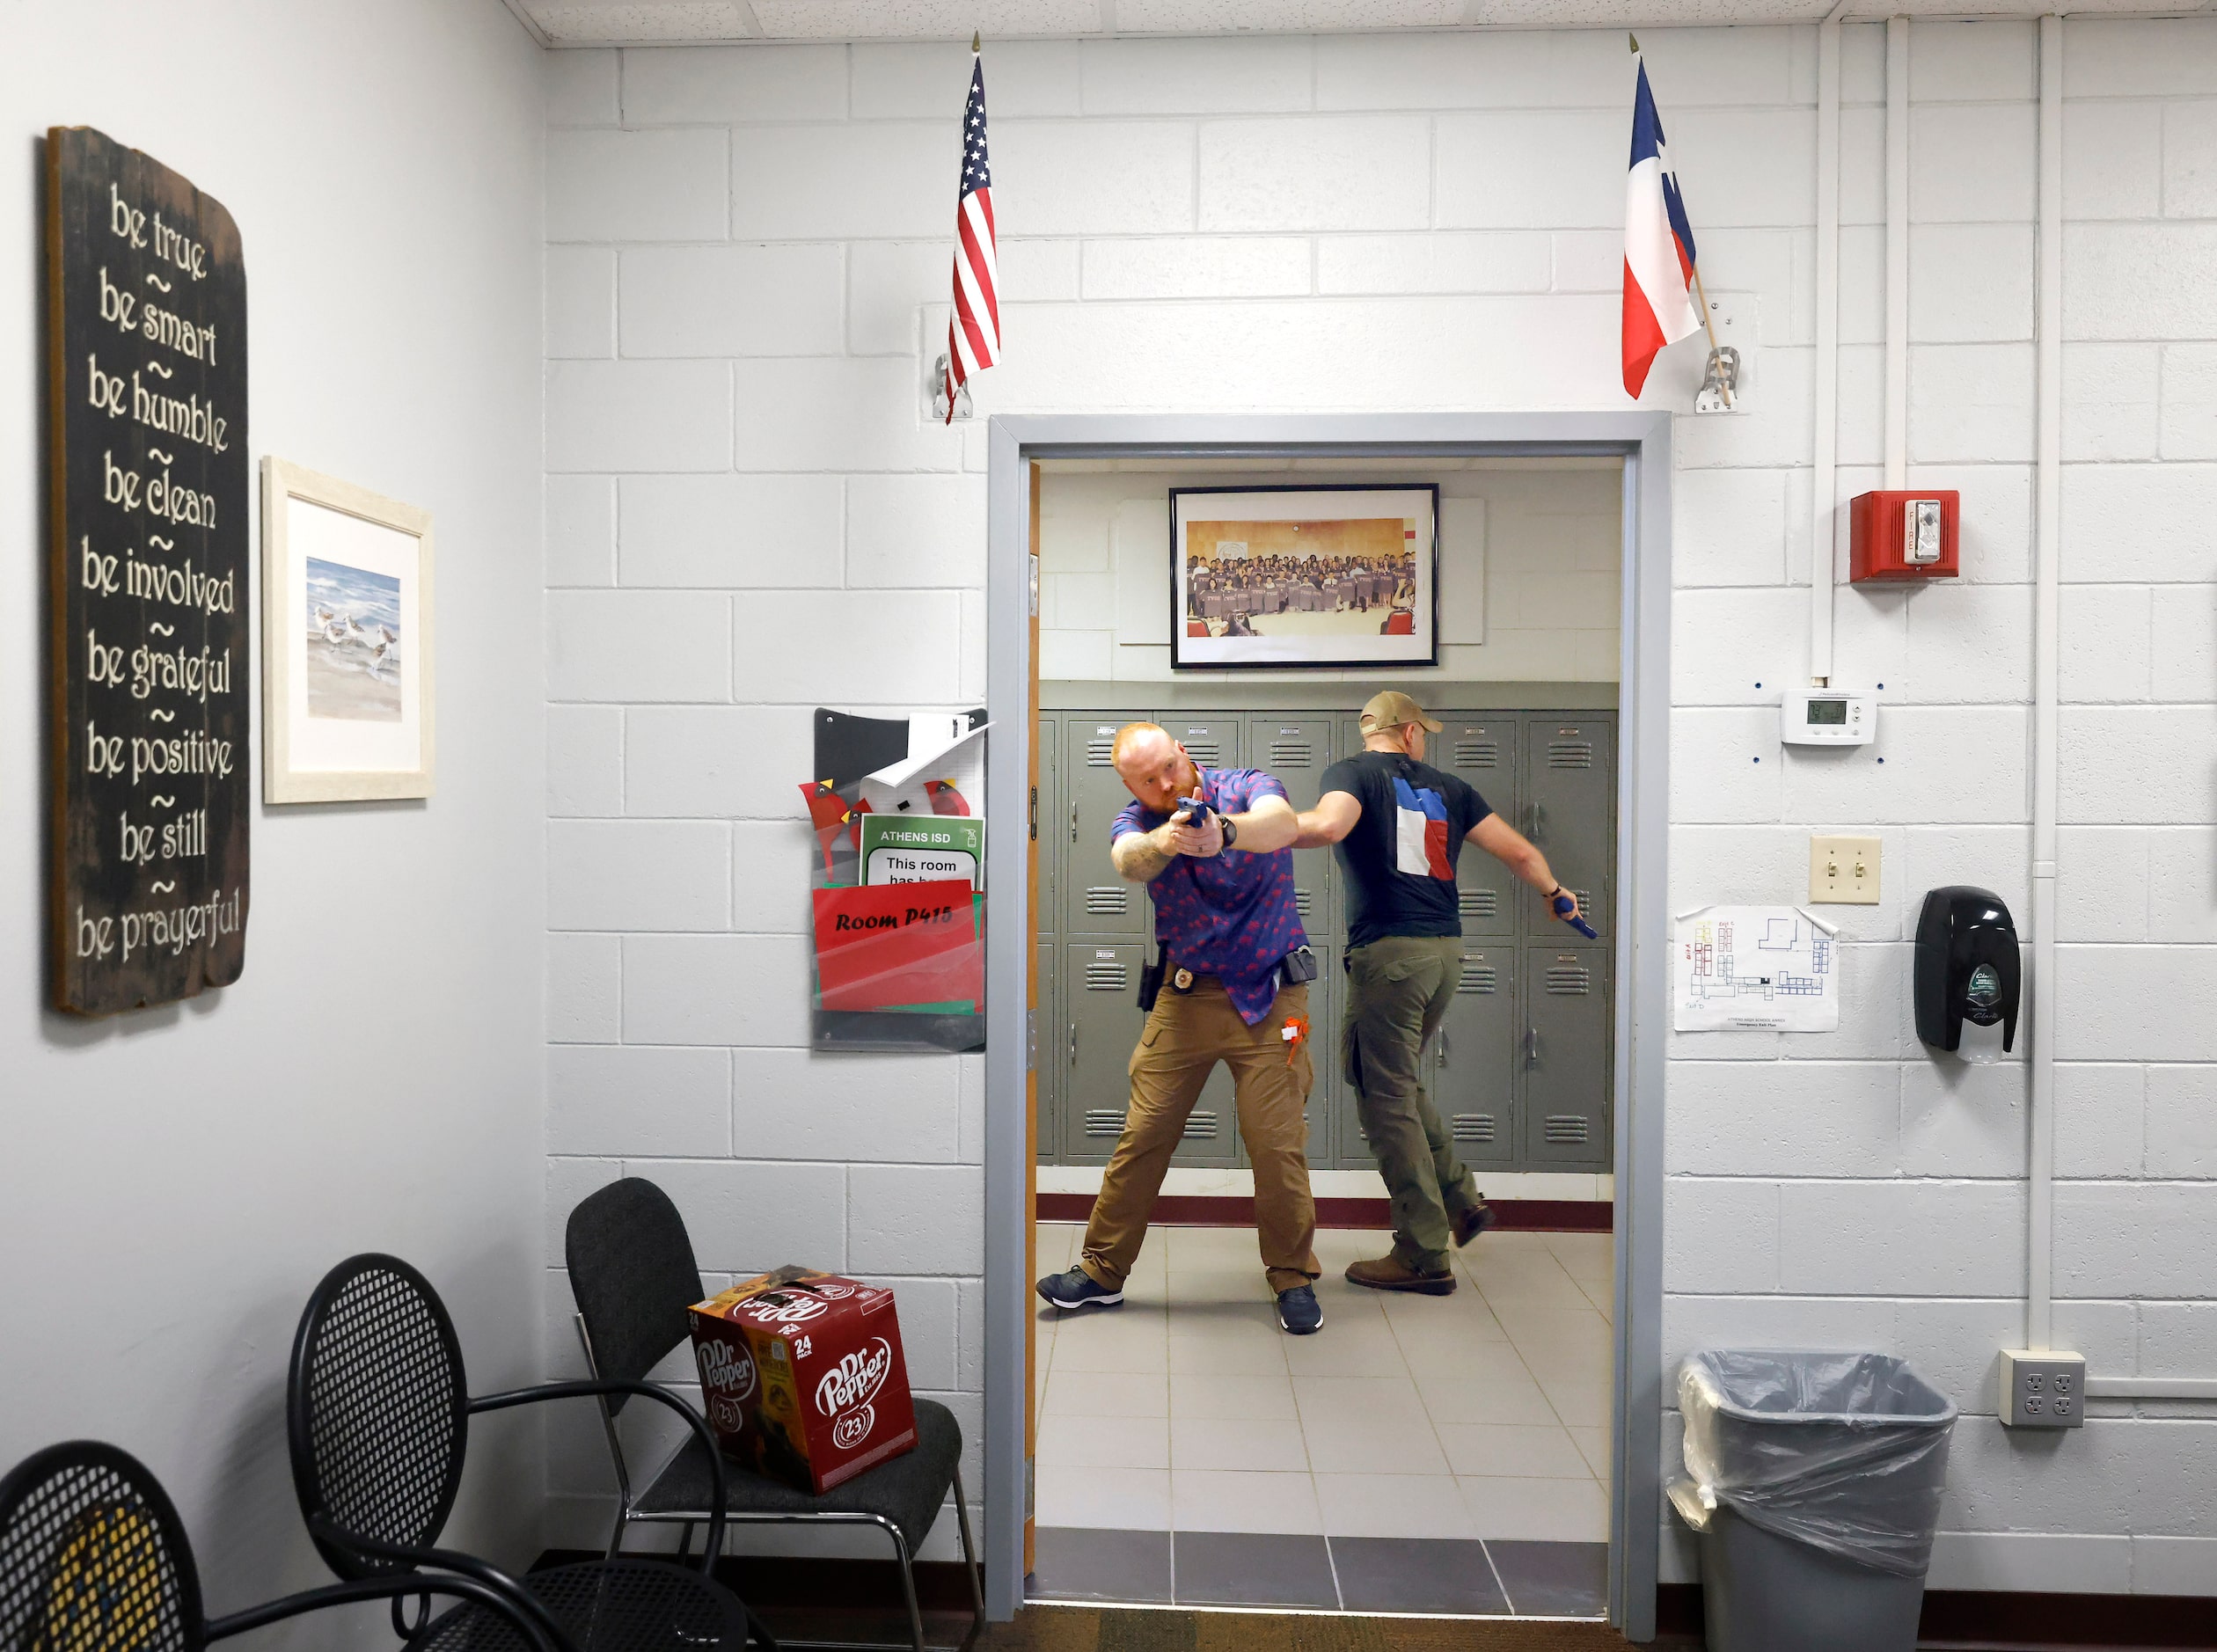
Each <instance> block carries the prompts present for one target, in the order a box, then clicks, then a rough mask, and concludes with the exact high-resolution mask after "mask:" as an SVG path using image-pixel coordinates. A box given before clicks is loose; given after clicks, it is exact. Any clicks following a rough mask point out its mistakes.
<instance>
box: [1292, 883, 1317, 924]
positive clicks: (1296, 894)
mask: <svg viewBox="0 0 2217 1652" xmlns="http://www.w3.org/2000/svg"><path fill="white" fill-rule="evenodd" d="M1314 904H1315V897H1314V896H1313V895H1311V894H1310V893H1309V891H1308V890H1306V889H1296V890H1294V891H1293V910H1295V911H1296V912H1299V914H1300V915H1301V916H1302V917H1307V916H1308V915H1309V908H1310V907H1311V906H1313V905H1314Z"/></svg>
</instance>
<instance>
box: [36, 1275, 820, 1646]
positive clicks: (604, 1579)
mask: <svg viewBox="0 0 2217 1652" xmlns="http://www.w3.org/2000/svg"><path fill="white" fill-rule="evenodd" d="M619 1390H620V1391H622V1392H623V1393H626V1394H629V1393H641V1394H644V1395H646V1396H648V1397H649V1398H651V1399H653V1400H657V1401H659V1402H660V1403H662V1404H664V1405H667V1406H669V1407H670V1409H672V1410H674V1411H676V1412H677V1414H679V1415H680V1416H681V1417H683V1418H684V1420H685V1422H688V1423H689V1424H690V1425H691V1427H692V1428H693V1429H694V1430H695V1431H696V1433H697V1435H698V1437H699V1439H701V1440H702V1441H704V1442H706V1441H709V1440H710V1439H711V1438H712V1437H713V1436H710V1435H709V1433H708V1425H707V1423H706V1422H704V1421H702V1419H701V1417H700V1414H699V1413H698V1412H696V1411H695V1410H693V1408H692V1407H690V1406H688V1405H687V1404H685V1403H684V1400H680V1399H678V1398H677V1396H675V1395H673V1394H669V1393H663V1392H662V1390H661V1389H658V1388H655V1387H653V1386H652V1385H648V1384H646V1383H636V1382H631V1383H627V1382H584V1383H547V1384H544V1385H540V1386H538V1387H534V1388H519V1389H516V1390H514V1391H512V1392H510V1393H497V1394H486V1395H483V1396H481V1397H479V1398H478V1399H475V1400H472V1399H471V1398H470V1397H469V1392H468V1389H467V1387H466V1386H465V1381H464V1376H463V1370H462V1348H461V1344H460V1343H459V1342H458V1341H457V1340H456V1338H455V1334H454V1322H453V1320H452V1319H450V1318H449V1317H448V1315H447V1311H446V1306H445V1305H444V1304H443V1303H442V1302H441V1301H440V1300H439V1296H438V1292H436V1291H435V1290H432V1288H431V1285H430V1283H429V1282H428V1280H426V1279H425V1278H424V1277H423V1276H422V1275H421V1274H420V1273H418V1272H417V1271H416V1270H415V1269H414V1268H411V1267H409V1266H408V1264H407V1263H406V1262H404V1261H400V1260H399V1258H398V1257H393V1256H379V1255H363V1256H355V1257H353V1258H350V1259H349V1260H348V1261H343V1262H341V1263H340V1264H339V1266H338V1267H336V1268H333V1269H332V1270H331V1272H330V1273H328V1274H326V1276H324V1281H323V1283H321V1284H319V1285H318V1286H317V1287H316V1292H315V1295H314V1296H312V1297H310V1298H309V1301H308V1308H307V1312H304V1313H303V1314H302V1315H301V1318H300V1329H299V1332H298V1333H297V1334H296V1336H295V1337H294V1339H293V1352H292V1371H291V1375H290V1378H289V1381H288V1383H287V1385H286V1395H285V1423H286V1431H287V1434H288V1436H289V1443H290V1445H291V1448H292V1471H293V1487H294V1489H295V1491H296V1493H297V1494H298V1495H299V1498H300V1509H301V1513H302V1514H303V1515H304V1517H306V1519H307V1522H308V1535H309V1536H310V1537H311V1539H314V1541H315V1545H316V1547H317V1548H318V1550H319V1551H320V1552H321V1553H322V1554H323V1557H324V1559H325V1561H327V1562H328V1563H329V1564H330V1567H331V1568H332V1570H333V1571H334V1572H336V1573H338V1574H339V1575H340V1577H342V1578H345V1579H348V1581H350V1582H354V1581H381V1580H391V1579H393V1578H395V1577H399V1578H404V1579H405V1578H408V1577H411V1576H413V1575H414V1574H415V1573H416V1571H417V1569H418V1568H427V1567H428V1568H436V1569H438V1570H439V1571H442V1572H449V1573H453V1574H456V1575H459V1576H462V1577H465V1578H470V1579H474V1580H475V1581H477V1582H478V1583H482V1584H485V1585H487V1587H490V1588H493V1589H496V1590H501V1591H502V1592H503V1593H504V1594H507V1595H509V1596H512V1597H516V1598H517V1599H518V1600H520V1602H521V1603H522V1604H523V1605H524V1606H525V1607H526V1609H527V1610H528V1611H529V1612H530V1613H531V1615H532V1616H534V1617H535V1618H536V1619H538V1621H539V1623H540V1625H541V1626H542V1628H543V1629H545V1630H548V1631H552V1632H553V1633H554V1634H561V1635H564V1636H567V1639H568V1641H570V1642H572V1643H574V1648H576V1652H744V1648H745V1647H746V1644H747V1642H748V1641H749V1640H750V1639H752V1640H753V1641H754V1642H755V1643H756V1645H757V1647H759V1648H763V1652H776V1643H775V1642H774V1641H772V1640H771V1638H770V1637H769V1635H767V1634H765V1633H764V1632H763V1630H762V1628H761V1626H760V1625H759V1624H757V1623H756V1622H755V1620H754V1619H753V1616H752V1614H750V1612H748V1610H747V1608H746V1607H745V1605H744V1604H742V1603H741V1601H740V1600H739V1597H737V1596H735V1595H734V1594H733V1593H732V1592H731V1591H730V1590H728V1589H726V1588H725V1587H724V1586H723V1585H722V1584H721V1583H717V1582H716V1581H714V1579H713V1578H712V1577H710V1576H709V1575H707V1572H708V1568H709V1564H710V1562H709V1561H707V1560H706V1559H704V1561H703V1563H702V1565H701V1568H700V1569H699V1570H698V1571H695V1570H691V1569H689V1568H685V1567H682V1566H674V1565H671V1564H670V1563H669V1562H668V1561H653V1560H645V1559H625V1560H610V1561H592V1562H590V1563H589V1564H586V1565H582V1566H563V1567H556V1568H550V1569H548V1570H546V1571H542V1572H532V1573H530V1574H528V1575H525V1576H523V1577H522V1578H520V1579H519V1578H512V1577H509V1575H506V1574H504V1573H502V1572H501V1571H500V1570H499V1569H497V1568H494V1567H493V1566H491V1565H489V1564H488V1563H487V1562H486V1561H481V1560H479V1559H477V1558H476V1557H474V1556H472V1555H467V1554H459V1553H454V1552H453V1551H451V1550H446V1549H439V1548H435V1547H433V1546H432V1545H433V1543H434V1542H435V1539H437V1537H438V1535H439V1531H440V1529H441V1528H442V1527H443V1526H444V1525H445V1524H446V1521H447V1517H448V1515H449V1514H450V1513H451V1512H452V1511H453V1509H454V1498H455V1494H456V1492H457V1490H458V1489H459V1488H460V1487H461V1484H462V1463H463V1455H464V1449H465V1445H466V1444H467V1441H468V1437H469V1424H470V1418H471V1417H472V1416H474V1415H476V1414H479V1413H480V1412H486V1411H501V1410H505V1409H507V1408H508V1407H511V1406H521V1405H530V1404H531V1403H533V1402H535V1401H538V1400H563V1399H574V1398H582V1397H584V1396H587V1395H591V1396H594V1397H596V1398H599V1397H604V1396H605V1395H607V1394H608V1393H611V1392H614V1391H619ZM720 1473H721V1471H719V1476H720ZM717 1536H721V1533H715V1534H712V1543H711V1546H710V1550H709V1553H710V1554H711V1555H713V1553H714V1546H713V1537H717ZM466 1610H468V1609H467V1608H465V1611H466ZM394 1612H395V1627H396V1628H402V1629H403V1631H404V1633H405V1629H406V1626H404V1625H402V1624H401V1623H400V1622H399V1608H398V1607H397V1606H396V1607H395V1609H394ZM549 1638H550V1639H552V1635H551V1634H550V1636H549ZM0 1652H10V1649H9V1648H0ZM473 1652H474V1649H473ZM556 1652H560V1648H556Z"/></svg>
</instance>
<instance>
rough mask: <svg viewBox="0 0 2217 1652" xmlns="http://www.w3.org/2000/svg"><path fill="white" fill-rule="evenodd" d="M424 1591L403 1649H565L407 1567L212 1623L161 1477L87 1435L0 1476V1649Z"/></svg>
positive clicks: (449, 1583)
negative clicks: (445, 1602)
mask: <svg viewBox="0 0 2217 1652" xmlns="http://www.w3.org/2000/svg"><path fill="white" fill-rule="evenodd" d="M434 1596H444V1597H450V1598H454V1599H458V1600H460V1601H461V1602H462V1603H463V1604H461V1605H459V1606H457V1607H455V1608H454V1609H452V1610H451V1611H449V1612H444V1613H443V1614H442V1615H440V1616H439V1617H436V1618H433V1617H431V1615H430V1613H429V1612H428V1611H427V1612H424V1613H423V1614H422V1618H423V1621H422V1622H421V1625H420V1626H419V1627H418V1630H417V1633H416V1634H415V1635H414V1636H413V1638H412V1639H411V1641H410V1648H411V1652H570V1645H569V1641H567V1639H566V1638H565V1637H563V1636H562V1635H560V1634H559V1632H557V1633H552V1634H550V1633H549V1632H548V1631H547V1630H546V1629H545V1626H543V1625H542V1624H540V1623H539V1622H538V1620H537V1619H536V1618H535V1617H534V1616H533V1614H532V1613H531V1612H530V1611H529V1610H528V1609H527V1608H526V1607H525V1606H524V1604H523V1603H522V1602H520V1601H518V1600H516V1599H514V1598H513V1597H509V1596H508V1595H506V1594H504V1593H503V1592H502V1591H501V1590H498V1589H495V1588H494V1587H492V1586H491V1585H488V1584H487V1583H480V1582H479V1581H477V1580H476V1579H474V1578H467V1577H451V1576H439V1575H432V1574H428V1573H421V1572H417V1573H412V1574H410V1575H406V1576H388V1577H369V1578H358V1579H355V1580H353V1581H351V1582H348V1583H333V1584H330V1585H328V1586H326V1587H325V1588H322V1589H311V1590H308V1591H307V1592H306V1593H304V1594H299V1595H288V1596H287V1597H284V1598H283V1599H282V1600H273V1601H270V1602H268V1603H267V1604H264V1605H260V1606H252V1607H249V1608H248V1609H247V1610H245V1612H233V1613H231V1615H230V1616H229V1617H228V1618H218V1619H215V1620H214V1621H212V1622H211V1621H210V1620H209V1619H207V1618H205V1617H203V1616H202V1615H201V1592H200V1569H199V1568H198V1567H196V1566H195V1565H194V1562H193V1547H192V1545H191V1544H190V1543H189V1542H187V1540H186V1537H185V1528H184V1526H183V1525H182V1524H179V1520H178V1518H177V1509H176V1507H175V1506H174V1505H173V1504H172V1502H170V1500H169V1494H168V1493H166V1492H165V1491H164V1490H163V1489H162V1486H161V1482H160V1481H159V1480H156V1479H155V1478H154V1476H153V1475H152V1474H150V1473H148V1472H147V1469H146V1466H144V1465H143V1464H142V1463H141V1462H140V1461H139V1460H138V1459H137V1458H135V1457H133V1456H131V1454H130V1453H129V1452H128V1451H119V1450H117V1449H116V1448H115V1447H114V1446H113V1445H104V1444H101V1443H99V1441H97V1440H72V1441H70V1442H68V1443H67V1444H62V1445H49V1446H48V1447H47V1448H46V1450H44V1451H38V1452H35V1453H33V1455H32V1456H30V1457H27V1458H25V1459H24V1460H23V1461H22V1462H21V1463H20V1464H18V1466H16V1467H15V1468H14V1469H13V1470H12V1471H11V1473H9V1474H8V1476H7V1478H5V1479H4V1480H0V1652H201V1648H205V1647H207V1646H209V1645H210V1644H211V1643H212V1642H215V1641H223V1640H226V1639H228V1638H230V1636H232V1635H235V1634H244V1633H245V1631H246V1630H249V1629H259V1628H260V1627H261V1626H263V1625H264V1624H271V1623H277V1622H281V1621H282V1620H283V1619H287V1618H297V1617H301V1616H303V1615H304V1614H305V1613H308V1612H319V1611H321V1610H322V1609H323V1608H325V1607H326V1606H341V1605H348V1604H353V1603H354V1602H356V1601H364V1600H391V1601H392V1602H393V1604H394V1609H395V1611H396V1612H398V1611H399V1606H400V1602H401V1599H402V1597H410V1598H421V1599H424V1600H427V1601H428V1599H429V1598H430V1597H434Z"/></svg>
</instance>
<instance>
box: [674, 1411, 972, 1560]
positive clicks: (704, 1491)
mask: <svg viewBox="0 0 2217 1652" xmlns="http://www.w3.org/2000/svg"><path fill="white" fill-rule="evenodd" d="M961 1457H962V1427H961V1425H960V1424H958V1423H957V1422H955V1414H954V1413H953V1412H951V1411H949V1410H948V1408H947V1407H945V1406H943V1405H940V1403H939V1402H938V1401H937V1400H924V1399H918V1400H917V1401H916V1449H915V1450H914V1451H911V1452H909V1453H908V1454H907V1455H906V1456H905V1457H896V1458H893V1459H892V1460H891V1461H889V1462H884V1463H880V1464H879V1465H878V1466H876V1467H875V1468H871V1469H866V1470H865V1471H864V1472H863V1473H860V1474H857V1475H856V1476H855V1477H854V1478H853V1479H852V1480H845V1481H843V1482H842V1483H840V1484H839V1485H837V1486H834V1487H833V1488H831V1489H830V1491H827V1492H825V1493H824V1494H823V1495H822V1496H821V1497H819V1496H816V1495H815V1494H814V1493H812V1492H805V1491H795V1490H794V1488H792V1487H790V1486H788V1485H787V1484H785V1482H784V1481H782V1480H768V1479H765V1478H764V1477H763V1476H762V1475H760V1474H756V1473H750V1472H749V1471H748V1470H747V1469H745V1468H743V1467H741V1466H739V1465H738V1464H736V1463H733V1462H731V1461H730V1460H729V1459H728V1458H727V1459H726V1461H725V1473H726V1474H727V1475H728V1486H729V1491H728V1495H727V1501H726V1502H725V1504H724V1507H725V1508H726V1509H728V1510H729V1512H730V1514H731V1517H733V1518H734V1519H736V1520H744V1519H746V1518H747V1517H749V1516H753V1517H756V1518H757V1519H760V1518H763V1517H768V1516H794V1517H810V1516H813V1517H819V1518H821V1517H826V1516H837V1517H841V1518H844V1519H848V1520H852V1519H854V1518H855V1517H858V1516H859V1517H871V1518H876V1519H880V1520H883V1521H885V1522H887V1523H889V1524H891V1525H893V1526H895V1527H896V1528H897V1529H898V1530H899V1531H900V1534H901V1537H902V1539H903V1540H904V1541H905V1542H906V1543H907V1544H908V1546H909V1551H910V1553H915V1551H916V1550H917V1549H918V1547H920V1546H922V1544H923V1542H924V1536H925V1533H926V1532H928V1531H930V1530H931V1529H932V1523H933V1521H934V1520H936V1519H937V1518H938V1517H939V1511H940V1502H941V1501H942V1500H943V1499H944V1498H945V1497H946V1495H947V1488H948V1482H949V1481H950V1480H952V1479H953V1478H954V1474H955V1464H956V1463H957V1462H958V1461H959V1460H960V1458H961ZM710 1499H711V1492H710V1489H709V1479H708V1450H707V1448H706V1446H704V1445H703V1444H701V1443H700V1441H699V1438H698V1437H697V1436H696V1437H694V1438H691V1439H689V1440H687V1441H686V1442H685V1445H684V1450H682V1451H679V1452H678V1453H677V1456H676V1457H674V1458H671V1459H670V1461H669V1464H668V1466H665V1467H664V1468H663V1469H662V1472H661V1473H659V1474H657V1475H655V1480H654V1483H653V1484H652V1485H650V1486H648V1488H647V1489H646V1490H645V1492H643V1493H642V1494H640V1498H639V1501H638V1502H637V1503H635V1504H634V1505H633V1508H634V1509H635V1511H636V1512H637V1513H639V1514H641V1515H661V1516H663V1517H669V1516H673V1515H687V1514H690V1515H693V1516H695V1517H698V1518H700V1519H704V1520H705V1519H706V1518H707V1510H708V1507H709V1502H710Z"/></svg>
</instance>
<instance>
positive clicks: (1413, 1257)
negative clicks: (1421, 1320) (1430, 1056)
mask: <svg viewBox="0 0 2217 1652" xmlns="http://www.w3.org/2000/svg"><path fill="white" fill-rule="evenodd" d="M1461 980H1462V942H1461V940H1460V939H1458V938H1456V937H1454V936H1430V935H1389V936H1387V937H1386V938H1385V939H1382V940H1374V941H1372V942H1371V943H1370V944H1369V945H1367V946H1364V947H1355V948H1354V949H1353V950H1351V951H1350V953H1349V954H1347V1013H1346V1016H1345V1018H1344V1019H1343V1020H1342V1022H1341V1023H1340V1055H1341V1060H1342V1063H1343V1071H1345V1073H1346V1075H1347V1081H1348V1083H1349V1084H1350V1085H1352V1086H1353V1087H1354V1090H1355V1106H1356V1116H1357V1118H1359V1119H1360V1120H1361V1121H1362V1125H1363V1136H1364V1137H1365V1140H1367V1141H1368V1142H1369V1143H1370V1150H1371V1152H1372V1155H1374V1156H1375V1157H1376V1159H1377V1160H1378V1173H1379V1175H1380V1176H1382V1177H1384V1178H1385V1180H1386V1191H1387V1195H1389V1196H1390V1197H1391V1199H1392V1201H1393V1210H1394V1255H1395V1256H1397V1257H1399V1258H1400V1259H1401V1262H1402V1263H1403V1264H1404V1265H1405V1266H1407V1267H1409V1268H1416V1269H1417V1270H1418V1271H1420V1272H1423V1273H1438V1271H1439V1270H1440V1269H1441V1268H1445V1267H1446V1266H1447V1265H1448V1249H1447V1247H1448V1246H1449V1244H1450V1243H1451V1242H1452V1236H1453V1229H1452V1222H1453V1219H1454V1218H1455V1217H1458V1216H1460V1215H1461V1214H1462V1213H1463V1212H1464V1211H1466V1210H1469V1209H1470V1208H1471V1207H1472V1206H1474V1205H1475V1204H1477V1203H1478V1202H1479V1199H1478V1191H1477V1188H1475V1187H1474V1185H1473V1184H1472V1181H1471V1177H1470V1171H1469V1170H1468V1168H1467V1166H1465V1165H1464V1164H1463V1162H1462V1161H1461V1160H1460V1159H1457V1158H1456V1157H1455V1148H1454V1138H1453V1137H1451V1136H1450V1135H1449V1134H1448V1133H1447V1129H1446V1126H1445V1125H1444V1124H1442V1123H1441V1122H1440V1119H1439V1114H1438V1111H1437V1110H1435V1109H1434V1107H1432V1104H1431V1098H1430V1096H1429V1095H1427V1094H1426V1093H1424V1085H1423V1066H1422V1064H1421V1063H1420V1059H1419V1057H1420V1054H1421V1052H1422V1051H1423V1047H1424V1041H1425V1040H1426V1039H1428V1038H1430V1037H1431V1036H1432V1034H1435V1033H1437V1032H1438V1030H1439V1023H1440V1020H1441V1019H1442V1018H1443V1017H1445V1015H1446V1013H1447V1006H1448V1005H1449V1004H1451V1003H1452V1002H1453V1000H1454V996H1455V988H1456V985H1457V984H1458V983H1460V981H1461Z"/></svg>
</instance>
